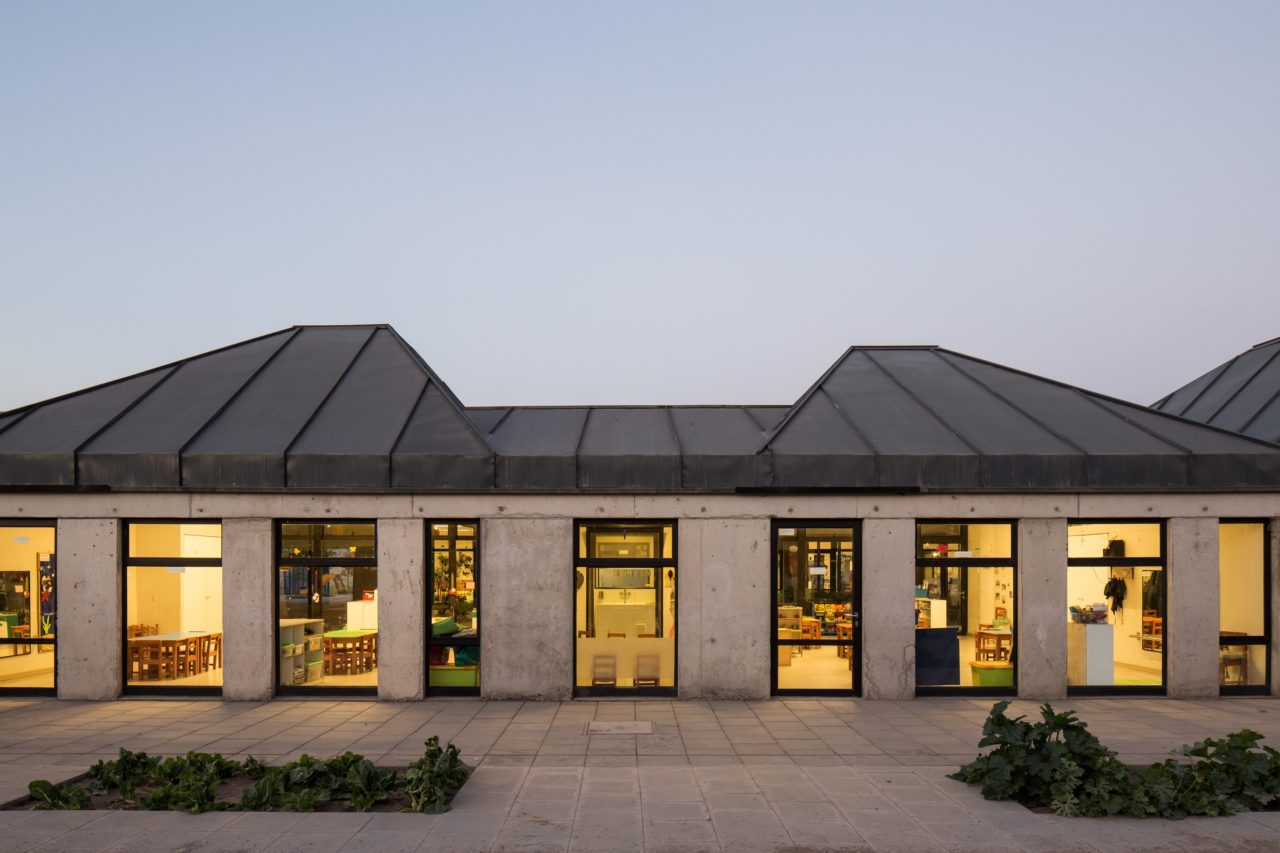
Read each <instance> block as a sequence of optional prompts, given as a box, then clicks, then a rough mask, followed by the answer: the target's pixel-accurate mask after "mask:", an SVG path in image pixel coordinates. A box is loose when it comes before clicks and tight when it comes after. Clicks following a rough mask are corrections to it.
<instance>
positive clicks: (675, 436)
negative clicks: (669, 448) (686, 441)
mask: <svg viewBox="0 0 1280 853" xmlns="http://www.w3.org/2000/svg"><path fill="white" fill-rule="evenodd" d="M667 429H669V430H671V440H672V441H674V442H675V443H676V457H677V458H678V459H679V460H680V488H682V489H683V488H684V448H683V447H681V446H680V434H679V433H677V432H676V418H675V415H673V414H671V410H670V409H667Z"/></svg>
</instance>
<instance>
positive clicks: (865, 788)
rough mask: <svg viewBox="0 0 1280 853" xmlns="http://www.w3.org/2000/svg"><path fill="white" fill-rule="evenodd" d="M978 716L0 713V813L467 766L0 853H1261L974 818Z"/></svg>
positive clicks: (516, 707) (142, 817)
mask: <svg viewBox="0 0 1280 853" xmlns="http://www.w3.org/2000/svg"><path fill="white" fill-rule="evenodd" d="M991 703H992V700H989V699H919V700H916V701H913V702H869V701H858V700H843V699H837V700H772V701H762V702H662V701H645V702H621V701H620V702H567V703H536V702H480V701H447V700H440V701H431V702H418V703H406V704H384V703H377V702H356V701H332V700H299V701H273V702H267V703H223V702H219V701H206V700H200V701H160V700H128V701H118V702H95V703H80V702H58V701H54V700H45V699H25V700H19V699H12V700H0V718H2V719H3V721H4V726H3V728H2V729H0V764H2V766H3V772H2V773H0V800H3V801H10V800H13V799H15V798H17V797H20V796H22V795H23V794H24V793H25V790H26V784H27V782H28V781H30V780H31V779H35V778H47V779H50V780H52V781H61V780H65V779H68V778H71V777H73V776H75V775H77V774H79V773H81V772H83V771H84V770H85V769H86V768H87V767H88V766H89V765H90V764H91V763H93V762H94V761H96V760H98V759H99V758H111V757H114V756H115V754H116V752H117V750H118V749H119V748H120V747H128V748H130V749H135V750H146V751H148V752H153V753H161V754H175V753H183V752H186V751H188V750H193V749H194V750H202V751H210V752H221V753H223V754H226V755H239V756H244V755H256V756H258V757H260V758H264V759H270V760H271V761H273V762H282V761H286V760H289V759H292V758H294V757H296V756H298V755H301V754H302V753H303V752H308V753H311V754H313V755H322V756H327V755H332V754H336V753H339V752H342V751H343V750H347V749H351V750H354V751H356V752H360V753H363V754H364V755H366V756H368V757H370V758H372V759H374V760H375V761H378V762H379V763H383V764H386V765H389V766H403V765H404V764H406V763H408V762H409V761H411V760H413V759H414V758H416V757H418V756H419V755H420V754H421V749H422V742H423V740H424V739H425V738H427V737H428V736H430V735H433V734H434V735H439V736H440V737H441V739H442V740H452V741H453V742H455V743H457V744H458V745H459V746H460V747H461V748H462V749H463V751H464V755H465V757H466V759H467V760H468V761H469V762H470V763H472V764H475V765H477V770H476V772H475V774H474V775H473V776H472V779H471V781H470V782H469V783H468V784H467V786H466V788H465V789H464V790H463V791H462V792H461V793H460V794H459V796H458V797H457V799H456V800H455V802H454V808H453V810H452V811H450V812H449V813H447V814H444V815H439V816H424V815H408V814H376V815H372V816H370V815H358V814H333V813H326V814H312V815H303V814H241V813H228V812H222V813H214V814H205V815H199V816H190V815H184V814H176V813H168V812H158V813H152V812H18V811H5V812H0V853H3V851H26V850H41V851H58V850H68V851H70V850H82V851H100V850H101V851H106V850H127V851H137V853H142V851H150V850H157V851H176V850H182V851H228V852H229V851H246V853H248V851H255V852H256V851H271V853H285V851H390V853H395V851H405V853H408V852H409V851H565V850H572V851H602V853H608V851H661V850H681V851H685V850H708V851H719V850H724V851H756V850H759V851H797V853H798V851H819V850H842V851H843V850H848V851H984V853H985V852H986V851H1019V850H1027V851H1135V853H1136V852H1137V851H1152V850H1161V851H1181V850H1233V851H1255V850H1259V851H1262V850H1277V851H1280V812H1266V813H1258V814H1250V815H1240V816H1236V817H1231V818H1217V819H1196V820H1185V821H1164V820H1146V821H1134V820H1126V819H1106V820H1083V819H1064V818H1057V817H1054V816H1052V815H1040V814H1033V813H1031V812H1029V811H1027V810H1025V809H1023V808H1021V807H1020V806H1017V805H1014V804H1011V803H989V802H986V801H985V800H983V799H982V798H981V796H980V795H979V794H978V793H977V790H976V789H975V788H973V787H970V786H967V785H963V784H961V783H959V782H954V781H952V780H949V779H947V778H945V775H946V774H947V773H949V772H951V771H952V770H954V769H955V767H956V766H957V765H958V764H959V763H961V762H963V761H967V760H968V759H970V758H971V757H972V756H973V754H974V753H975V751H976V743H977V740H978V736H979V732H980V729H981V725H982V721H983V719H984V718H985V717H986V713H987V711H988V710H989V709H990V707H991ZM1057 705H1058V707H1060V708H1062V707H1072V708H1075V709H1076V710H1077V711H1078V712H1079V713H1080V715H1081V716H1082V717H1083V718H1084V719H1085V720H1087V721H1088V722H1089V724H1090V726H1091V728H1092V729H1093V730H1094V731H1095V732H1096V733H1097V734H1098V735H1099V736H1100V737H1101V738H1102V739H1103V740H1104V741H1105V742H1106V743H1108V744H1109V745H1111V746H1112V747H1113V748H1115V749H1117V750H1118V751H1119V752H1120V753H1121V755H1122V757H1123V758H1125V759H1126V760H1129V761H1134V762H1138V761H1142V762H1147V761H1154V760H1159V759H1161V758H1163V757H1164V756H1165V754H1166V753H1167V751H1168V750H1169V749H1172V748H1173V747H1176V746H1178V745H1180V744H1182V743H1187V742H1190V741H1193V740H1196V739H1199V738H1202V737H1205V736H1211V735H1221V734H1224V733H1226V732H1228V731H1232V730H1234V729H1238V728H1242V727H1249V728H1253V729H1256V730H1258V731H1260V732H1262V733H1263V734H1265V735H1266V736H1267V737H1268V739H1269V740H1271V741H1272V742H1273V743H1280V700H1276V699H1269V698H1267V699H1232V700H1205V701H1187V700H1170V699H1079V700H1070V701H1063V702H1060V703H1057ZM1016 708H1017V710H1019V711H1022V712H1030V713H1034V711H1035V706H1034V704H1033V703H1022V702H1020V703H1017V705H1016ZM590 723H596V724H601V723H605V724H607V723H628V724H635V723H639V724H640V725H639V726H638V728H642V729H643V728H648V726H647V725H645V724H646V723H652V724H653V727H652V728H653V733H651V734H635V733H631V734H627V733H602V734H596V733H589V731H588V724H590ZM632 727H633V726H626V725H624V726H610V725H603V726H601V725H596V726H594V727H592V728H595V729H605V730H610V729H619V728H620V729H628V728H632Z"/></svg>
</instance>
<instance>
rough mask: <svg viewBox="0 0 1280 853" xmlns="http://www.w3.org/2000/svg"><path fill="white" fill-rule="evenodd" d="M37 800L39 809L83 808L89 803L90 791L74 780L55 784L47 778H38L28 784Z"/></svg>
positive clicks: (30, 791) (29, 789)
mask: <svg viewBox="0 0 1280 853" xmlns="http://www.w3.org/2000/svg"><path fill="white" fill-rule="evenodd" d="M27 793H29V794H30V795H31V797H32V799H34V800H35V801H36V808H37V809H76V810H79V809H83V808H84V807H85V806H87V805H89V792H88V791H86V790H85V789H84V788H81V787H80V786H79V785H76V784H75V783H73V782H66V783H63V784H61V785H55V784H53V783H52V782H49V781H47V780H45V779H37V780H36V781H34V782H32V783H31V784H29V785H27Z"/></svg>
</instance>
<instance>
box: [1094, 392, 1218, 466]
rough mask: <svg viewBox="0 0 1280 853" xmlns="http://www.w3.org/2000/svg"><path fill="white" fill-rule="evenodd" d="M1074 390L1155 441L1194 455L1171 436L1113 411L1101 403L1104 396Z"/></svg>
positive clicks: (1185, 453) (1187, 454)
mask: <svg viewBox="0 0 1280 853" xmlns="http://www.w3.org/2000/svg"><path fill="white" fill-rule="evenodd" d="M1075 390H1076V393H1077V394H1079V395H1080V396H1081V397H1083V398H1084V399H1086V400H1088V401H1089V402H1090V403H1093V404H1094V405H1095V406H1097V407H1098V408H1099V409H1101V410H1102V411H1104V412H1106V413H1107V414H1109V415H1111V416H1112V417H1115V418H1119V419H1120V420H1122V421H1124V422H1125V423H1127V424H1128V425H1129V426H1131V427H1133V428H1134V429H1138V430H1141V431H1142V432H1145V433H1146V434H1147V435H1149V436H1151V437H1152V438H1154V439H1156V440H1157V441H1163V442H1164V443H1165V444H1167V445H1169V446H1170V447H1172V448H1173V449H1174V450H1177V451H1178V452H1179V453H1182V454H1184V455H1186V456H1188V457H1190V456H1192V455H1194V453H1193V451H1192V450H1191V448H1189V447H1186V446H1184V445H1182V444H1180V443H1178V442H1176V441H1174V440H1173V439H1172V438H1169V437H1168V436H1165V435H1161V434H1160V433H1158V432H1156V431H1155V430H1154V429H1152V428H1151V427H1148V426H1146V425H1144V424H1140V423H1138V422H1137V421H1135V420H1133V419H1132V418H1126V417H1125V416H1124V415H1123V414H1121V413H1120V412H1117V411H1115V410H1114V409H1110V408H1108V407H1107V406H1104V405H1102V400H1103V399H1104V398H1100V397H1096V396H1095V395H1093V394H1090V393H1089V392H1088V391H1083V390H1081V389H1079V388H1077V389H1075Z"/></svg>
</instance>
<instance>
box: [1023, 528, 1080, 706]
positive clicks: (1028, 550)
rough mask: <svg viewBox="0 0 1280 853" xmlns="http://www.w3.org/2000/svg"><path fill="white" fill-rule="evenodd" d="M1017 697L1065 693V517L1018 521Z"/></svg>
mask: <svg viewBox="0 0 1280 853" xmlns="http://www.w3.org/2000/svg"><path fill="white" fill-rule="evenodd" d="M1013 617H1014V624H1015V625H1016V626H1017V633H1018V645H1017V648H1016V649H1015V650H1014V657H1016V658H1017V660H1018V695H1019V696H1021V697H1023V698H1024V699H1041V700H1043V699H1061V698H1062V697H1064V696H1066V695H1067V520H1066V519H1065V518H1024V519H1022V520H1021V521H1019V522H1018V609H1017V610H1016V611H1015V612H1014V614H1013Z"/></svg>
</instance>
